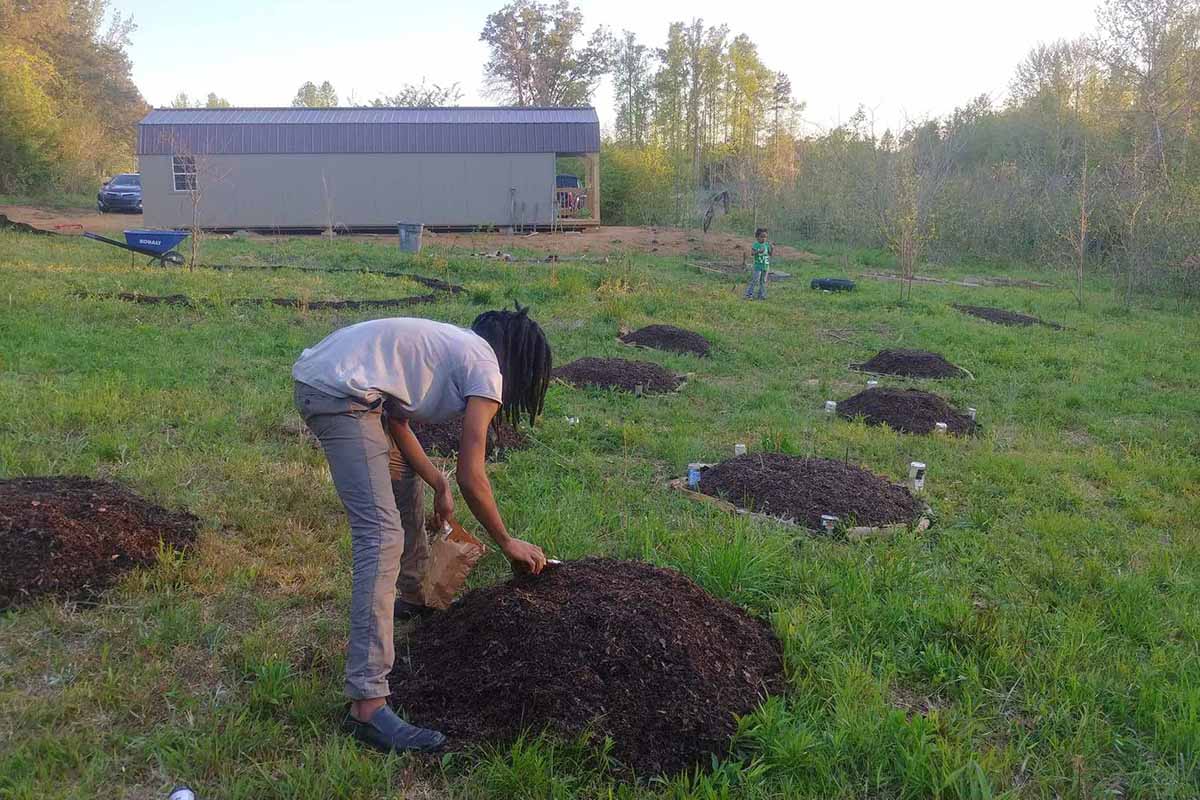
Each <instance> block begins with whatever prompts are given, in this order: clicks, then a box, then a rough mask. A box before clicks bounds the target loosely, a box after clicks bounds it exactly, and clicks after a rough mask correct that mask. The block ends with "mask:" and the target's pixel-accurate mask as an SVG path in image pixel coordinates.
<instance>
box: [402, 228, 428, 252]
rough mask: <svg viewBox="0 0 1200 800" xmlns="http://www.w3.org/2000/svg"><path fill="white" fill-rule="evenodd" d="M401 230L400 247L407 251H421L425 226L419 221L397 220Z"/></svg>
mask: <svg viewBox="0 0 1200 800" xmlns="http://www.w3.org/2000/svg"><path fill="white" fill-rule="evenodd" d="M396 227H397V228H399V230H400V249H401V250H402V251H403V252H405V253H419V252H421V231H423V230H425V226H424V225H422V224H421V223H419V222H397V223H396Z"/></svg>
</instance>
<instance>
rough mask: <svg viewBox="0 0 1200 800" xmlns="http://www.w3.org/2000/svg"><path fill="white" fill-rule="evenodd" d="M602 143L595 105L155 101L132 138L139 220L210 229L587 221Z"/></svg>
mask: <svg viewBox="0 0 1200 800" xmlns="http://www.w3.org/2000/svg"><path fill="white" fill-rule="evenodd" d="M599 151H600V121H599V119H598V118H597V116H596V111H595V109H593V108H223V109H156V110H154V111H151V112H150V113H149V114H148V115H147V116H146V117H145V119H143V120H142V121H141V123H139V125H138V138H137V154H138V162H139V165H140V170H141V175H142V193H143V200H142V205H143V208H144V209H145V211H144V215H145V216H144V219H145V224H146V225H147V226H150V227H157V228H183V227H190V226H191V225H192V224H193V220H192V217H193V212H195V214H196V217H197V221H198V226H199V227H201V228H208V229H217V230H230V229H250V230H298V229H309V230H312V229H316V230H324V229H327V228H331V227H332V228H334V229H335V230H337V229H351V230H364V229H365V230H370V229H389V230H395V225H396V223H397V222H409V223H413V222H420V223H424V224H425V225H427V226H432V227H443V228H473V227H477V226H497V227H500V228H507V227H509V226H518V227H520V226H536V227H546V226H550V225H552V224H555V223H556V222H560V223H562V224H565V225H566V226H567V227H580V226H583V225H589V224H591V225H594V224H598V223H599V221H600V214H599V207H600V203H599V200H600V194H599V189H600V170H599ZM558 156H577V157H582V158H583V160H584V163H585V164H586V172H587V174H586V175H585V176H583V177H584V179H585V181H586V187H587V188H586V198H579V197H577V196H576V195H575V194H569V196H568V194H565V193H564V190H560V189H557V188H556V181H555V173H556V169H555V159H556V157H558Z"/></svg>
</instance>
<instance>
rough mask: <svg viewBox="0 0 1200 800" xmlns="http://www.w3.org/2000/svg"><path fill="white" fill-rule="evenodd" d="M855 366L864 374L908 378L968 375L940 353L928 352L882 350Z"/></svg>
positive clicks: (959, 376)
mask: <svg viewBox="0 0 1200 800" xmlns="http://www.w3.org/2000/svg"><path fill="white" fill-rule="evenodd" d="M853 366H854V367H856V368H857V369H861V370H863V371H864V372H877V373H879V374H880V375H903V376H904V377H906V378H961V377H963V376H964V375H965V374H966V373H965V372H964V371H963V370H962V368H961V367H956V366H954V365H953V364H951V363H950V362H949V361H947V360H946V359H945V358H944V357H943V356H942V355H941V354H940V353H930V352H929V351H928V350H905V349H896V350H880V351H879V352H878V353H876V354H875V355H874V356H873V357H872V358H871V360H870V361H865V362H863V363H862V364H854V365H853Z"/></svg>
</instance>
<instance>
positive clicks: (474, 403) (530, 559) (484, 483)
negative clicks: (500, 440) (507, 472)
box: [456, 397, 546, 575]
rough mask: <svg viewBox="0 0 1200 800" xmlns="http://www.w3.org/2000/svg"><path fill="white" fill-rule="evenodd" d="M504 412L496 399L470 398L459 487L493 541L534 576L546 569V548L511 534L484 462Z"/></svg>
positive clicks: (460, 450) (461, 443)
mask: <svg viewBox="0 0 1200 800" xmlns="http://www.w3.org/2000/svg"><path fill="white" fill-rule="evenodd" d="M499 410H500V404H499V403H497V402H496V401H495V400H488V399H486V398H483V397H468V398H467V413H466V414H465V415H464V416H463V430H462V439H461V441H459V443H458V471H457V473H456V477H457V479H458V488H460V489H462V493H463V497H464V498H465V499H466V501H467V505H468V506H470V508H471V513H472V514H474V515H475V519H477V520H479V524H480V525H482V526H483V527H484V530H486V531H487V532H488V536H490V537H492V541H494V542H495V543H496V546H497V547H499V548H500V551H501V552H502V553H504V555H505V556H507V557H508V560H509V561H511V562H512V563H513V565H514V566H515V567H516V568H518V569H523V570H526V571H528V572H532V573H533V574H534V575H536V574H538V573H539V572H541V571H542V568H543V567H545V566H546V554H545V553H543V552H542V548H540V547H538V546H537V545H534V544H530V543H529V542H524V541H521V540H520V539H517V538H514V537H512V536H510V535H509V533H508V530H507V529H506V528H505V527H504V520H503V519H501V518H500V509H498V508H496V498H495V497H494V496H493V495H492V484H491V482H490V481H489V480H488V476H487V469H485V467H484V461H485V458H486V456H487V429H488V425H490V424H491V422H492V418H493V417H495V416H496V412H498V411H499Z"/></svg>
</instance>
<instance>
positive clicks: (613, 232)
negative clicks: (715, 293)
mask: <svg viewBox="0 0 1200 800" xmlns="http://www.w3.org/2000/svg"><path fill="white" fill-rule="evenodd" d="M425 235H426V236H427V237H428V238H427V239H425V241H424V243H425V244H430V245H435V246H439V247H448V248H454V249H456V250H469V251H471V252H474V253H488V252H491V253H494V252H496V251H497V250H500V251H505V252H506V251H508V250H513V249H518V248H519V249H521V250H533V251H536V252H539V253H543V254H546V255H551V254H554V255H560V256H570V255H593V256H607V255H613V254H617V253H622V252H632V253H657V254H658V255H664V256H695V257H704V256H708V257H713V258H720V259H725V260H733V261H740V260H741V258H742V256H743V255H745V256H746V257H747V259H748V258H749V254H750V245H751V243H752V242H753V239H752V238H751V237H749V236H736V235H734V234H731V233H704V232H703V231H700V230H695V229H689V228H633V227H624V226H604V227H600V228H593V229H589V230H584V231H582V232H580V233H573V232H572V233H536V234H532V235H520V234H517V235H514V236H509V235H507V234H502V233H426V234H425ZM775 255H776V258H778V259H781V260H789V261H790V260H796V259H806V258H810V257H811V256H810V255H809V254H808V253H805V252H804V251H802V250H797V249H795V248H794V247H786V246H784V245H777V246H776V248H775Z"/></svg>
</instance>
